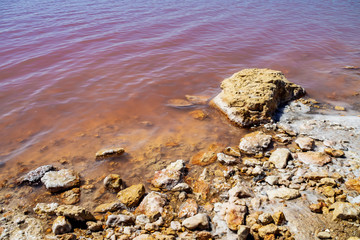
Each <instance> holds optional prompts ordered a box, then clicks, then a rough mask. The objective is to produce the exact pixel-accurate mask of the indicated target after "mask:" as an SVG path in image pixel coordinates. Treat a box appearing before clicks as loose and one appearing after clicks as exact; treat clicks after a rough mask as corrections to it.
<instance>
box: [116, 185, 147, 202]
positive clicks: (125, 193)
mask: <svg viewBox="0 0 360 240" xmlns="http://www.w3.org/2000/svg"><path fill="white" fill-rule="evenodd" d="M144 194H145V187H144V185H143V184H137V185H132V186H131V187H128V188H126V189H124V190H121V191H120V192H119V193H118V194H117V198H118V199H119V201H120V202H122V203H123V204H125V205H126V206H128V207H134V206H137V205H138V203H139V202H140V200H141V198H142V197H143V196H144Z"/></svg>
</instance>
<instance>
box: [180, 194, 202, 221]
mask: <svg viewBox="0 0 360 240" xmlns="http://www.w3.org/2000/svg"><path fill="white" fill-rule="evenodd" d="M197 212H198V204H197V203H196V201H195V200H194V199H192V198H189V199H187V200H186V201H185V203H183V204H182V205H181V206H180V209H179V218H187V217H192V216H194V215H196V214H197Z"/></svg>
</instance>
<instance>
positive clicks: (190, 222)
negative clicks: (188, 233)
mask: <svg viewBox="0 0 360 240" xmlns="http://www.w3.org/2000/svg"><path fill="white" fill-rule="evenodd" d="M182 225H183V226H184V227H186V228H187V229H190V230H195V229H197V230H207V229H209V219H208V216H207V215H206V214H204V213H199V214H197V215H195V216H193V217H189V218H187V219H185V220H184V221H183V223H182Z"/></svg>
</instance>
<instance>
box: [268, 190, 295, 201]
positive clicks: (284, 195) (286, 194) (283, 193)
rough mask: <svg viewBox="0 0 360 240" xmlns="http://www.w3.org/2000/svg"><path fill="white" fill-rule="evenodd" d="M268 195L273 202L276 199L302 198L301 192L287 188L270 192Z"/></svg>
mask: <svg viewBox="0 0 360 240" xmlns="http://www.w3.org/2000/svg"><path fill="white" fill-rule="evenodd" d="M266 194H267V195H268V197H269V199H271V200H272V199H275V198H280V199H284V200H291V199H295V198H298V197H300V196H301V195H300V192H299V190H296V189H290V188H286V187H283V188H278V189H274V190H269V191H267V192H266Z"/></svg>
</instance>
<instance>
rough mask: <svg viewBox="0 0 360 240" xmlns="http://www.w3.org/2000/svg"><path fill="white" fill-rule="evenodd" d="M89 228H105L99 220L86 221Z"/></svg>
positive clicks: (94, 229) (96, 229)
mask: <svg viewBox="0 0 360 240" xmlns="http://www.w3.org/2000/svg"><path fill="white" fill-rule="evenodd" d="M86 226H87V228H88V229H89V230H90V231H92V232H97V231H101V230H102V229H103V227H102V226H103V222H100V221H97V222H91V221H88V222H86Z"/></svg>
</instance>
